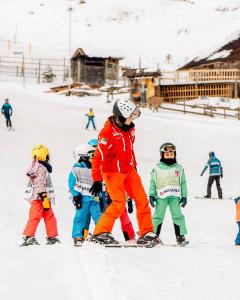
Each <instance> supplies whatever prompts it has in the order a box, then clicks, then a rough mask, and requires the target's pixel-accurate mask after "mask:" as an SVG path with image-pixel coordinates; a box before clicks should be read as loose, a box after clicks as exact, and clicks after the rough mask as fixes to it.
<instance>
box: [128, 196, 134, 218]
mask: <svg viewBox="0 0 240 300" xmlns="http://www.w3.org/2000/svg"><path fill="white" fill-rule="evenodd" d="M127 206H128V213H129V214H132V213H133V201H132V199H131V198H128V200H127Z"/></svg>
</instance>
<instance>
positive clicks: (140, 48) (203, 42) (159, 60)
mask: <svg viewBox="0 0 240 300" xmlns="http://www.w3.org/2000/svg"><path fill="white" fill-rule="evenodd" d="M79 2H80V1H79V0H51V1H49V0H25V1H19V0H11V1H9V0H0V19H1V27H0V55H9V54H11V55H13V53H14V52H21V51H23V52H24V54H25V56H26V57H28V56H29V53H28V49H29V43H31V46H32V47H31V49H32V52H31V55H32V56H33V57H41V58H43V57H45V58H46V57H47V58H50V57H57V58H62V57H67V58H68V57H69V52H68V49H69V44H68V39H69V13H68V8H69V6H71V7H72V8H73V13H72V26H71V28H72V30H71V32H72V35H71V37H72V47H71V48H72V53H73V52H74V51H75V50H76V49H77V48H79V47H81V48H83V49H84V50H85V51H86V53H87V54H89V55H90V56H91V55H93V56H101V55H102V56H107V57H108V56H120V57H124V58H125V59H124V60H123V61H122V65H123V66H131V67H133V66H135V67H136V66H138V63H139V57H141V64H142V67H148V68H156V67H157V64H159V66H160V68H161V69H165V70H166V69H175V68H177V67H178V66H182V65H184V64H186V63H187V62H189V61H190V60H192V59H193V58H194V57H197V56H198V57H204V56H207V55H209V53H211V52H213V51H215V50H216V49H218V48H220V47H221V46H223V45H224V44H225V43H226V42H227V41H228V40H232V39H234V38H235V37H236V35H237V34H239V17H240V5H239V0H211V1H209V0H131V1H129V0H119V1H113V0H101V1H99V0H85V2H86V3H85V4H84V5H79ZM9 40H10V41H11V45H10V49H9V44H8V41H9ZM169 54H170V55H171V57H172V58H171V59H170V61H169V64H167V63H166V57H167V55H169Z"/></svg>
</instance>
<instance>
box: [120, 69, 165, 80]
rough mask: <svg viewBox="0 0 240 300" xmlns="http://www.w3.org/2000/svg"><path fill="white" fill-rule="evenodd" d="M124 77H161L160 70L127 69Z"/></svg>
mask: <svg viewBox="0 0 240 300" xmlns="http://www.w3.org/2000/svg"><path fill="white" fill-rule="evenodd" d="M123 76H124V77H128V78H138V77H159V76H161V72H160V70H155V71H153V70H148V69H126V70H125V71H124V72H123Z"/></svg>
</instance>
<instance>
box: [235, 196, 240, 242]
mask: <svg viewBox="0 0 240 300" xmlns="http://www.w3.org/2000/svg"><path fill="white" fill-rule="evenodd" d="M234 202H235V204H236V222H237V225H238V233H237V236H236V239H235V245H236V246H240V197H237V198H235V199H234Z"/></svg>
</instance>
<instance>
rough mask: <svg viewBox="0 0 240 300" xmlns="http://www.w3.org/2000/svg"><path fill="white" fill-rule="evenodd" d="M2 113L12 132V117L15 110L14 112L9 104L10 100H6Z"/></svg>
mask: <svg viewBox="0 0 240 300" xmlns="http://www.w3.org/2000/svg"><path fill="white" fill-rule="evenodd" d="M1 112H2V114H3V115H4V117H5V119H6V126H7V129H8V130H11V129H12V121H11V116H12V113H13V110H12V106H11V105H10V104H9V99H8V98H6V99H5V103H4V104H3V106H2V109H1Z"/></svg>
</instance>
